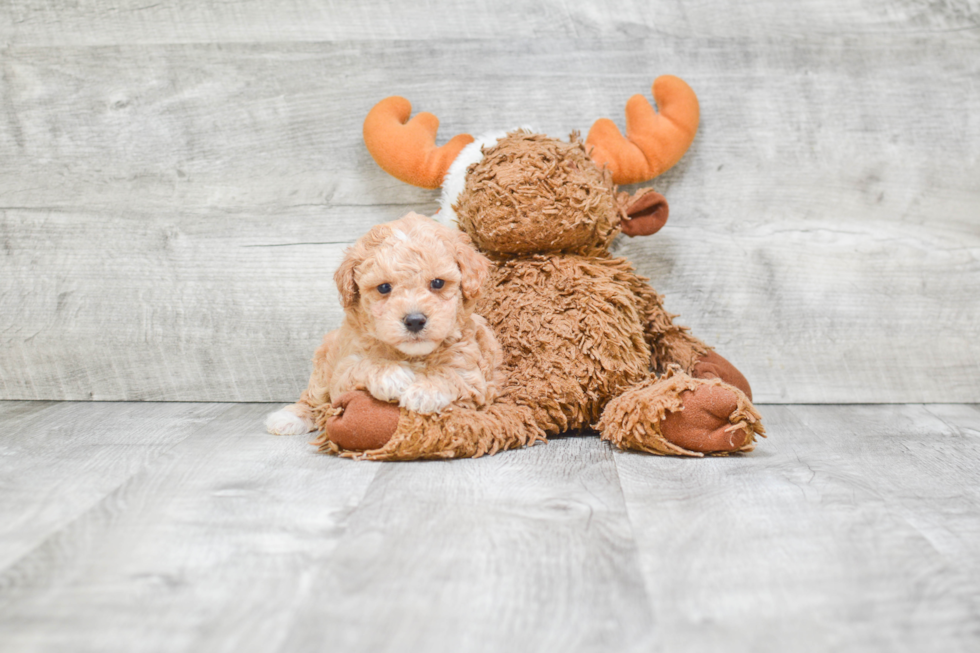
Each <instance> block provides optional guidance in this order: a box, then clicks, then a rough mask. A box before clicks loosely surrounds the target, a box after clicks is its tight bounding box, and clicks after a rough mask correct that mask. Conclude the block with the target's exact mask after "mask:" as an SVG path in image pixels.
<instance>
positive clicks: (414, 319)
mask: <svg viewBox="0 0 980 653" xmlns="http://www.w3.org/2000/svg"><path fill="white" fill-rule="evenodd" d="M402 322H404V323H405V328H406V329H408V330H409V331H411V332H412V333H418V332H419V331H421V330H422V329H423V328H424V327H425V316H424V315H422V314H421V313H409V314H408V315H406V316H405V317H403V318H402Z"/></svg>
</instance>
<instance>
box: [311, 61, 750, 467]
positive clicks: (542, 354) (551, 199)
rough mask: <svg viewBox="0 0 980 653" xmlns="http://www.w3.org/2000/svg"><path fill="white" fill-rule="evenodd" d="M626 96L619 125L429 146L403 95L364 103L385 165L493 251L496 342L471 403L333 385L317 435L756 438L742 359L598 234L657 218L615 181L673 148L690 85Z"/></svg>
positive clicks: (384, 455)
mask: <svg viewBox="0 0 980 653" xmlns="http://www.w3.org/2000/svg"><path fill="white" fill-rule="evenodd" d="M653 97H654V99H655V100H656V102H657V105H658V106H659V113H658V112H657V111H655V110H654V108H653V107H652V106H651V105H650V103H649V102H648V101H647V100H646V99H645V98H643V97H642V96H640V95H635V96H633V97H632V98H631V99H630V100H629V102H628V103H627V105H626V137H625V138H624V137H623V136H622V135H621V134H620V132H619V130H618V129H617V128H616V126H615V125H614V124H613V123H612V121H610V120H608V119H600V120H598V121H596V123H595V124H594V125H593V126H592V129H591V130H590V131H589V134H588V137H587V138H586V139H585V141H584V142H582V141H581V140H580V139H579V137H578V134H577V133H573V134H572V135H571V137H570V140H569V142H565V141H561V140H557V139H554V138H549V137H547V136H544V135H541V134H534V133H530V132H529V131H527V130H516V131H511V132H509V133H498V134H491V135H487V136H484V137H482V138H479V139H474V138H473V137H472V136H469V135H465V134H464V135H459V136H456V137H454V138H453V139H451V140H450V141H449V142H448V143H446V144H445V145H443V146H441V147H437V146H436V144H435V139H436V132H437V129H438V126H439V120H438V119H437V118H436V117H435V116H433V115H432V114H429V113H420V114H418V115H416V116H415V117H414V118H413V119H411V120H409V116H410V115H411V110H412V107H411V104H410V103H409V102H408V101H407V100H405V99H404V98H400V97H389V98H387V99H385V100H382V101H381V102H379V103H378V104H377V105H375V107H374V108H373V109H372V110H371V111H370V112H369V114H368V116H367V118H366V119H365V121H364V141H365V143H366V145H367V148H368V150H369V152H370V153H371V155H372V156H373V157H374V159H375V161H377V163H378V164H379V165H380V166H381V168H383V169H384V170H385V171H386V172H388V173H389V174H391V175H393V176H394V177H396V178H398V179H400V180H402V181H405V182H407V183H409V184H413V185H415V186H421V187H424V188H438V187H440V186H441V187H442V193H443V194H442V199H441V207H442V208H441V210H440V214H439V215H438V218H439V219H440V220H443V221H446V220H455V222H456V223H457V224H458V226H459V228H460V229H461V230H462V231H463V232H465V233H466V234H467V235H468V236H469V237H470V239H472V242H473V243H474V244H475V245H476V247H477V248H478V249H479V250H480V252H481V253H483V254H484V255H485V256H486V257H488V258H489V259H490V260H491V262H492V268H491V272H490V278H489V280H488V282H487V284H486V287H485V289H484V294H483V296H482V297H481V298H480V300H479V303H478V304H477V308H476V310H477V312H478V313H479V314H481V315H482V316H484V317H485V318H486V320H487V321H488V323H489V325H490V327H491V328H492V329H493V331H494V333H495V334H496V336H497V339H498V340H499V342H500V345H501V346H502V348H503V352H504V360H503V378H504V383H503V387H502V389H501V392H500V396H499V397H498V398H497V399H496V400H495V401H494V402H493V403H492V404H491V405H489V406H488V407H486V408H484V409H480V410H473V409H465V408H460V407H453V408H451V409H449V410H446V411H444V412H442V413H441V414H430V415H422V414H416V413H413V412H411V411H408V410H405V409H403V408H399V407H398V406H397V405H395V404H389V403H385V402H381V401H378V400H376V399H374V398H373V397H371V396H370V395H368V394H367V393H366V392H361V391H355V392H350V393H347V394H345V395H343V396H341V397H340V398H338V400H337V401H336V402H335V403H334V405H333V406H329V405H328V406H327V409H326V410H322V411H320V413H319V414H318V415H317V426H318V428H319V429H320V431H321V434H320V436H319V438H318V440H317V444H319V445H320V446H321V450H323V451H327V452H330V453H335V454H339V455H342V456H348V457H355V458H362V459H371V460H411V459H419V458H453V457H467V456H481V455H484V454H493V453H496V452H498V451H501V450H504V449H510V448H514V447H519V446H524V445H529V444H533V443H535V442H536V441H539V440H546V439H547V437H548V436H550V435H556V434H559V433H562V432H565V431H569V430H576V429H590V428H594V429H596V430H597V431H598V432H599V434H600V436H601V437H602V438H603V439H606V440H609V441H610V442H612V443H613V444H615V445H617V446H619V447H621V448H623V449H634V450H639V451H645V452H649V453H655V454H668V455H682V456H702V455H705V454H722V455H724V454H729V453H733V452H742V451H749V450H751V449H752V447H753V446H754V442H755V438H756V436H757V435H763V434H764V429H763V427H762V424H761V421H760V417H759V414H758V412H756V410H755V408H754V407H753V406H752V403H751V397H752V393H751V390H750V388H749V384H748V382H747V381H746V380H745V378H744V377H743V376H742V374H741V373H740V372H739V371H738V370H737V369H736V368H735V367H734V366H733V365H732V364H731V363H729V362H728V361H727V360H725V359H724V358H722V357H721V356H720V355H718V354H717V353H715V352H714V351H713V350H712V349H711V348H710V347H708V346H707V345H705V344H704V343H702V342H701V341H700V340H698V339H697V338H695V337H694V336H692V335H690V333H688V330H687V328H685V327H681V326H678V325H675V324H674V322H673V318H674V317H675V316H674V315H671V314H670V313H668V312H667V311H665V310H664V307H663V298H662V297H661V296H659V295H658V294H657V293H656V291H654V290H653V288H651V287H650V285H649V284H648V283H647V279H645V278H643V277H641V276H639V275H638V274H637V273H636V272H635V270H634V269H633V266H632V265H631V264H630V262H629V261H627V260H626V259H624V258H618V257H615V256H613V255H612V254H611V253H610V251H609V246H610V244H611V242H612V241H613V239H614V238H615V237H616V236H617V235H618V234H619V233H620V232H622V233H625V234H626V235H628V236H643V235H650V234H653V233H655V232H656V231H658V230H659V229H660V228H661V227H663V226H664V223H665V222H666V220H667V214H668V207H667V202H666V200H665V199H664V197H663V196H662V195H660V194H659V193H656V192H653V191H652V190H650V189H644V190H640V191H638V192H636V193H635V194H633V195H632V196H631V195H629V194H627V193H624V192H619V191H618V189H617V184H632V183H637V182H642V181H646V180H649V179H652V178H653V177H656V176H657V175H659V174H661V173H663V172H664V171H666V170H668V169H669V168H671V167H672V166H673V165H674V164H675V163H677V161H678V160H680V158H681V157H682V156H683V154H684V152H685V151H686V150H687V149H688V147H689V146H690V144H691V142H692V141H693V139H694V135H695V132H696V131H697V127H698V121H699V111H700V110H699V106H698V100H697V97H696V96H695V94H694V92H693V91H692V90H691V88H690V87H689V86H688V85H687V84H686V83H685V82H684V81H682V80H680V79H678V78H677V77H672V76H663V77H660V78H658V79H657V80H656V81H655V83H654V85H653Z"/></svg>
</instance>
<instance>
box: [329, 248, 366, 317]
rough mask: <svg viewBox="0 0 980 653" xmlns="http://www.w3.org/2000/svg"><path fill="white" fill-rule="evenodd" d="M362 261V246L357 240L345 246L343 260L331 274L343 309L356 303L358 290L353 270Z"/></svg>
mask: <svg viewBox="0 0 980 653" xmlns="http://www.w3.org/2000/svg"><path fill="white" fill-rule="evenodd" d="M362 262H364V248H363V247H361V244H360V242H358V243H355V244H354V245H353V246H351V247H349V248H347V251H346V252H344V260H343V261H342V262H341V263H340V267H338V268H337V271H336V272H334V274H333V280H334V282H335V283H336V284H337V293H338V294H339V295H340V303H341V305H343V307H344V310H347V309H348V308H351V307H352V306H354V305H355V304H356V303H357V298H358V292H357V282H356V281H355V280H354V272H355V271H356V270H357V266H358V265H360V264H361V263H362Z"/></svg>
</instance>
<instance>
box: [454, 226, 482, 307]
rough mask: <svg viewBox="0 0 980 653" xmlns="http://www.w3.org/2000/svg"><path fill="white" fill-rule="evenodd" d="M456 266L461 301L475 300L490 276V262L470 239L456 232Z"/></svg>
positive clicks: (460, 232)
mask: <svg viewBox="0 0 980 653" xmlns="http://www.w3.org/2000/svg"><path fill="white" fill-rule="evenodd" d="M456 265H458V266H459V271H460V274H461V276H462V280H461V281H460V287H461V288H462V291H463V299H467V300H471V299H476V298H478V297H479V296H480V295H482V294H483V284H485V283H486V281H487V277H489V276H490V261H489V260H487V257H485V256H484V255H483V254H481V253H480V252H478V251H476V248H475V247H473V242H472V241H471V240H470V237H469V236H467V235H466V234H465V233H463V232H462V231H458V232H456Z"/></svg>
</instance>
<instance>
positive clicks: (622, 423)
mask: <svg viewBox="0 0 980 653" xmlns="http://www.w3.org/2000/svg"><path fill="white" fill-rule="evenodd" d="M760 419H761V418H760V416H759V413H758V412H757V411H756V410H755V407H753V406H752V402H751V401H749V398H748V397H746V396H745V393H743V392H742V391H741V390H739V389H738V388H736V387H734V386H732V385H729V384H727V383H725V382H723V381H722V380H721V379H719V378H713V379H696V378H694V377H692V376H690V375H689V374H686V373H684V372H682V371H679V370H677V369H676V368H672V369H670V370H668V371H667V373H666V374H664V375H663V376H661V377H660V378H659V379H658V378H651V379H649V380H648V381H645V382H643V383H641V384H639V385H637V386H634V387H633V388H630V389H629V390H627V391H626V392H625V393H623V394H622V395H620V396H618V397H616V398H615V399H613V400H612V401H611V402H609V404H608V405H607V406H606V409H605V411H603V413H602V419H601V420H600V421H599V423H598V424H597V425H596V428H597V429H599V431H600V434H601V436H602V439H604V440H609V441H611V442H612V443H613V444H615V445H617V446H619V447H621V448H623V449H636V450H639V451H646V452H649V453H655V454H662V455H664V454H670V455H681V456H703V455H704V454H729V453H736V452H741V451H751V450H752V448H753V447H754V446H755V438H756V436H757V435H762V436H764V434H765V429H763V427H762V423H761V421H760Z"/></svg>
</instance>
